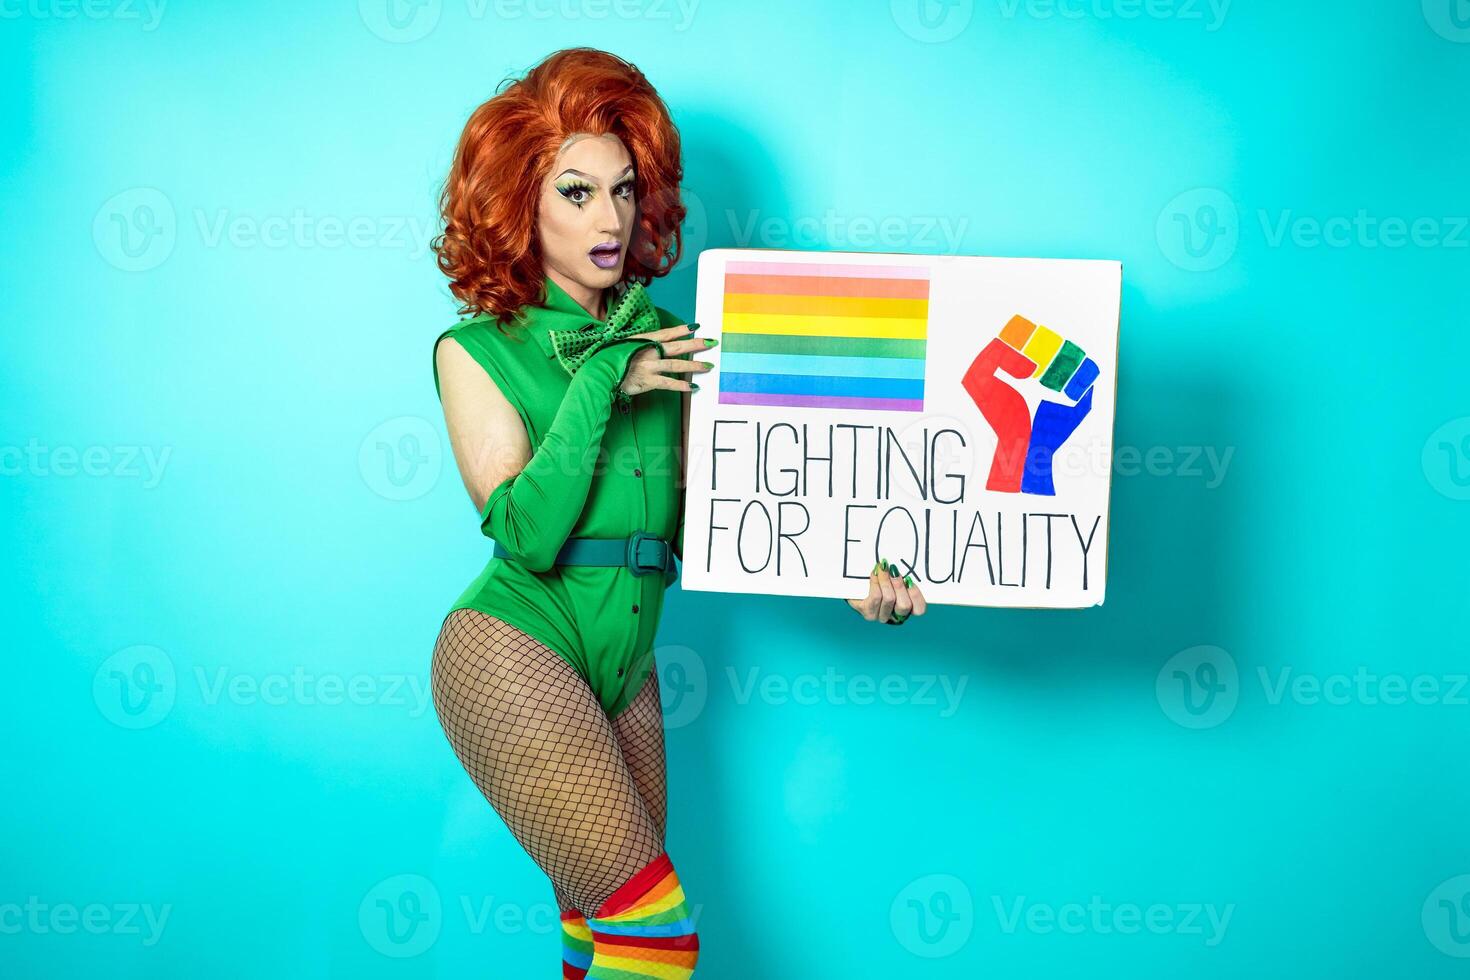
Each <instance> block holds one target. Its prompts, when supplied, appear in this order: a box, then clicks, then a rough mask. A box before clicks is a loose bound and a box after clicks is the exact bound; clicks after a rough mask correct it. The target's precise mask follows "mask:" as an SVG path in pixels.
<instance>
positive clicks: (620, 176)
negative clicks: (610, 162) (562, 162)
mask: <svg viewBox="0 0 1470 980" xmlns="http://www.w3.org/2000/svg"><path fill="white" fill-rule="evenodd" d="M632 172H633V165H632V164H631V163H630V164H628V165H627V166H626V167H624V168H623V172H622V173H620V174H618V175H617V176H616V177H614V178H613V182H614V183H616V182H617V181H619V180H622V179H623V178H624V177H625V176H627V175H628V174H630V173H632ZM565 174H576V175H577V176H578V177H585V178H586V179H587V180H590V181H592V183H594V184H596V183H598V182H599V181H598V179H597V178H596V177H594V176H592V175H591V174H584V173H582V171H580V170H573V169H572V168H571V167H568V168H567V169H565V170H563V171H562V172H561V173H559V174H557V177H558V178H560V177H562V176H563V175H565Z"/></svg>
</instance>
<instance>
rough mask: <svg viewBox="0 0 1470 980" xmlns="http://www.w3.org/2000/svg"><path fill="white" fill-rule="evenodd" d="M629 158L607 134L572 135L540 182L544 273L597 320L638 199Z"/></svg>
mask: <svg viewBox="0 0 1470 980" xmlns="http://www.w3.org/2000/svg"><path fill="white" fill-rule="evenodd" d="M634 187H635V182H634V173H633V160H632V157H631V156H629V154H628V149H627V147H626V146H624V145H623V141H622V140H620V139H618V137H617V136H615V135H614V134H612V133H607V134H604V135H602V136H591V135H589V134H586V133H575V134H573V135H572V136H570V137H569V138H568V139H567V141H566V143H564V144H563V145H562V148H561V151H560V152H559V153H558V154H557V156H556V161H555V162H554V163H553V164H552V167H551V170H550V172H549V173H548V174H547V176H546V179H545V180H544V181H542V185H541V198H540V203H539V207H538V209H537V217H536V234H537V235H538V237H539V240H540V243H541V261H542V264H543V265H544V266H545V267H546V274H547V276H549V277H550V278H551V279H552V280H553V281H554V282H555V283H556V284H557V285H558V286H560V287H561V288H562V289H564V290H566V292H567V295H568V296H570V297H571V298H572V299H574V300H576V301H577V302H578V303H579V304H581V306H582V308H583V309H585V310H586V311H587V312H588V313H590V314H592V315H593V316H594V317H596V318H598V319H601V318H602V317H603V316H604V315H605V313H606V311H605V310H604V309H603V305H602V304H603V290H604V289H606V288H607V287H609V286H611V285H613V284H615V283H617V282H618V281H619V280H620V279H622V278H623V263H624V262H625V261H626V260H627V255H628V243H629V240H630V239H631V238H632V236H633V228H634V225H635V223H636V218H637V212H638V202H637V200H636V198H635V190H634Z"/></svg>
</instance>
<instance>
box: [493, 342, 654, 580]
mask: <svg viewBox="0 0 1470 980" xmlns="http://www.w3.org/2000/svg"><path fill="white" fill-rule="evenodd" d="M645 347H659V348H661V347H662V345H661V344H659V343H658V341H656V340H649V339H647V338H644V337H620V338H617V339H614V340H610V341H607V342H606V343H605V344H604V345H603V346H602V347H599V348H598V349H597V350H596V351H595V352H594V353H592V354H590V355H589V356H588V357H587V358H586V360H585V361H584V362H583V363H582V364H581V366H580V367H579V368H578V369H577V373H576V374H574V375H572V381H571V384H570V385H569V386H568V387H567V393H566V395H565V396H563V398H562V402H561V405H560V406H559V407H558V408H557V410H556V417H555V418H554V419H552V421H551V426H550V427H549V428H548V429H547V430H546V437H545V438H544V439H542V440H541V445H539V446H537V447H536V451H535V452H534V453H533V454H532V455H531V459H530V462H528V463H527V464H526V466H525V468H524V469H522V470H521V471H520V472H519V473H517V474H515V475H514V476H512V477H509V478H507V479H505V480H503V481H502V482H501V483H500V484H499V485H498V486H496V487H495V489H494V490H491V491H490V497H489V499H487V500H486V501H485V508H484V510H482V511H481V512H480V533H482V534H484V535H485V536H486V537H488V538H494V539H495V540H496V541H497V542H498V543H499V544H500V545H501V546H502V547H504V548H505V549H506V550H507V551H509V552H510V553H511V555H513V556H514V557H515V559H516V561H518V562H520V563H521V564H523V565H525V566H526V567H527V568H528V569H530V570H531V571H533V572H545V571H547V570H549V569H550V568H551V567H552V566H553V565H554V564H555V562H556V554H557V552H558V551H560V550H561V546H562V545H563V544H565V543H566V540H567V538H568V537H570V536H571V533H572V528H574V527H575V526H576V524H577V519H578V518H579V517H581V515H582V508H583V507H585V506H586V504H587V495H588V493H590V492H591V489H592V476H593V470H594V469H595V467H596V463H597V454H598V450H599V449H601V447H602V437H603V433H604V432H606V431H607V423H608V418H609V416H610V415H611V414H612V405H613V399H614V397H615V395H616V392H617V390H618V388H619V386H621V385H622V383H623V376H624V375H625V374H627V372H628V361H629V360H631V359H632V357H633V355H634V354H636V353H638V351H640V350H642V349H643V348H645Z"/></svg>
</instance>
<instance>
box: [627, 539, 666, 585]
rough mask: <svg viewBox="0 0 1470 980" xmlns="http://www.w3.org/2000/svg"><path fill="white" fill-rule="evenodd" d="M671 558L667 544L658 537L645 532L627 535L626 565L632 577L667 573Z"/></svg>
mask: <svg viewBox="0 0 1470 980" xmlns="http://www.w3.org/2000/svg"><path fill="white" fill-rule="evenodd" d="M671 557H672V555H671V554H670V552H669V546H668V543H667V542H666V541H664V539H663V538H660V537H659V536H658V535H656V534H649V533H648V532H647V531H634V532H633V533H632V534H630V535H628V553H627V559H626V564H627V566H628V571H630V572H632V573H633V574H634V575H647V574H648V573H649V572H667V571H668V568H669V562H670V559H671ZM645 559H647V560H645Z"/></svg>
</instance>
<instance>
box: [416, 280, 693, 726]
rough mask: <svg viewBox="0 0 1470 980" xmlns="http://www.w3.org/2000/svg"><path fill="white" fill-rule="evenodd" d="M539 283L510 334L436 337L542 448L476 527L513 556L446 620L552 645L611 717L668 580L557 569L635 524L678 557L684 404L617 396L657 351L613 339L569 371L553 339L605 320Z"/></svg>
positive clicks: (628, 694) (646, 651) (666, 395)
mask: <svg viewBox="0 0 1470 980" xmlns="http://www.w3.org/2000/svg"><path fill="white" fill-rule="evenodd" d="M544 288H545V299H544V300H543V303H542V304H541V305H528V306H525V307H522V309H521V310H520V312H519V314H518V316H517V318H516V319H515V320H513V321H512V323H510V324H508V325H507V328H506V329H507V330H508V331H509V334H507V333H506V332H505V331H502V329H501V328H500V327H499V326H498V325H497V324H496V322H495V319H494V317H492V316H490V315H488V314H482V315H480V316H477V317H474V318H473V319H469V320H465V321H463V322H462V323H460V324H458V325H457V326H454V327H451V328H450V329H448V330H446V331H444V332H443V333H442V334H440V335H439V337H438V339H436V340H435V341H434V347H435V351H437V350H438V346H439V341H442V340H443V339H444V338H445V337H453V338H454V339H455V340H456V341H458V342H459V344H460V345H461V346H462V347H464V349H465V350H466V351H468V352H469V354H470V356H471V357H473V358H474V359H475V361H477V362H478V363H479V364H480V365H481V366H482V367H484V369H485V370H486V372H488V373H489V375H490V377H491V379H492V380H493V381H494V382H495V384H496V387H498V388H499V389H500V391H501V393H503V394H504V395H505V397H506V399H507V400H508V401H509V402H510V403H511V404H512V405H514V406H515V409H516V411H517V412H518V413H519V414H520V417H521V421H522V422H523V423H524V424H525V427H526V434H527V436H528V437H529V439H530V443H531V445H532V446H533V447H535V448H534V451H533V453H532V456H531V459H530V461H529V462H528V463H527V464H526V466H525V467H524V469H522V470H521V472H520V473H518V474H516V475H515V476H514V477H511V478H509V479H507V480H505V481H503V482H501V483H500V484H499V485H498V486H496V487H495V489H494V490H492V491H491V492H490V497H489V499H488V500H487V501H486V503H485V509H484V511H483V512H482V513H481V515H480V517H481V523H480V530H481V532H482V533H483V534H484V535H485V536H486V537H489V538H492V539H494V540H495V541H496V542H497V543H499V544H500V545H502V546H503V547H504V548H506V549H507V550H508V551H509V552H510V553H511V554H512V555H513V556H514V559H506V558H495V557H492V558H491V559H490V561H489V564H487V565H486V566H485V568H484V570H483V571H482V572H480V574H479V575H478V576H477V577H476V578H475V580H474V581H473V582H471V583H470V584H469V586H468V587H467V588H466V589H465V590H464V592H463V593H462V594H461V595H460V597H459V598H458V599H457V600H455V603H454V605H453V606H451V607H450V609H449V610H448V612H453V611H454V610H455V609H466V608H467V609H478V610H480V611H481V612H484V613H486V614H488V615H491V616H495V617H497V618H499V619H502V620H504V621H505V622H507V623H509V624H510V625H512V626H514V627H516V628H517V629H519V630H521V631H522V632H525V633H527V634H529V635H530V636H532V637H534V638H535V639H536V640H538V641H540V642H541V643H544V644H545V645H546V646H548V647H550V648H551V649H552V650H553V651H555V652H556V654H557V655H558V656H560V657H561V658H562V659H563V660H565V661H566V662H567V663H569V664H570V665H571V666H572V667H573V668H574V669H576V670H577V672H578V673H580V674H581V675H582V676H583V677H584V678H586V680H587V683H588V684H589V685H590V686H591V688H592V690H593V692H594V693H595V694H596V696H597V698H598V700H599V701H601V703H602V708H603V710H604V711H605V712H606V713H607V714H608V716H609V717H612V716H615V715H617V714H618V713H619V712H620V711H622V709H623V708H624V707H626V706H627V704H628V703H629V702H630V701H632V700H633V698H634V697H635V696H636V695H637V694H638V691H639V689H640V688H641V687H642V686H643V682H644V681H645V680H646V679H647V678H648V674H649V672H650V671H651V670H652V669H653V640H654V633H655V632H656V631H657V629H658V622H659V616H660V614H661V612H662V611H663V600H664V591H665V589H666V588H667V585H668V582H667V580H666V578H665V576H664V575H663V574H662V573H660V572H658V571H652V572H649V573H648V574H646V575H634V574H633V573H632V572H631V571H630V570H629V569H628V568H627V567H626V566H596V565H555V564H553V560H554V559H555V557H556V553H557V551H558V550H559V549H560V548H561V546H562V544H563V543H564V542H565V541H566V539H567V538H568V537H590V538H626V537H627V536H628V535H629V534H631V533H633V532H634V531H636V530H640V529H641V530H644V531H648V532H649V533H652V534H656V535H658V536H659V537H661V538H664V539H666V540H672V541H674V542H675V553H676V554H678V555H679V557H680V558H681V559H682V558H683V548H682V541H680V539H679V534H680V528H679V520H680V513H679V497H678V491H677V489H676V486H675V481H676V480H677V478H678V456H677V449H678V447H679V442H680V438H681V432H680V424H681V409H682V405H681V402H680V400H681V399H682V398H683V397H684V395H683V393H682V392H678V391H670V390H667V389H663V388H655V389H653V390H651V391H646V392H643V393H641V394H639V395H635V396H633V397H632V398H631V399H628V398H626V397H623V398H618V397H616V392H617V389H618V386H619V385H620V384H621V383H622V379H623V376H624V375H625V374H626V373H627V369H628V362H629V360H630V359H631V358H632V356H633V355H634V354H636V353H637V352H638V351H640V350H643V349H644V348H646V347H651V346H653V342H652V341H649V340H646V339H635V338H620V339H618V340H614V341H610V342H608V343H607V344H606V345H604V346H603V347H601V348H600V349H598V350H597V351H596V352H595V353H594V354H592V355H591V356H590V357H589V358H588V359H587V361H586V362H585V363H584V364H583V365H582V366H581V367H580V368H578V370H577V373H576V374H575V375H568V374H567V372H566V369H565V368H563V367H562V366H561V364H560V363H559V362H558V361H557V359H556V354H555V351H554V350H553V348H552V345H551V340H550V336H549V332H550V331H551V330H567V329H578V328H581V327H583V326H586V325H587V324H592V323H596V324H598V325H599V326H601V323H599V322H598V321H595V320H593V319H592V318H591V317H589V316H588V314H587V312H586V311H585V310H583V309H582V308H581V307H580V306H578V305H577V303H576V301H575V300H573V299H572V298H571V297H570V296H568V295H567V293H566V291H565V290H563V289H562V288H561V287H560V286H558V285H557V284H556V283H555V282H554V281H553V280H552V279H551V278H550V277H546V278H545V283H544ZM658 315H659V322H660V326H663V327H671V326H675V325H678V324H680V323H682V322H684V321H682V320H680V319H679V318H677V317H675V316H674V315H673V314H671V313H669V312H668V311H666V310H663V309H659V310H658ZM434 390H435V392H436V393H437V392H438V390H439V370H438V364H437V361H436V362H435V367H434ZM446 614H447V613H446Z"/></svg>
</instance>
